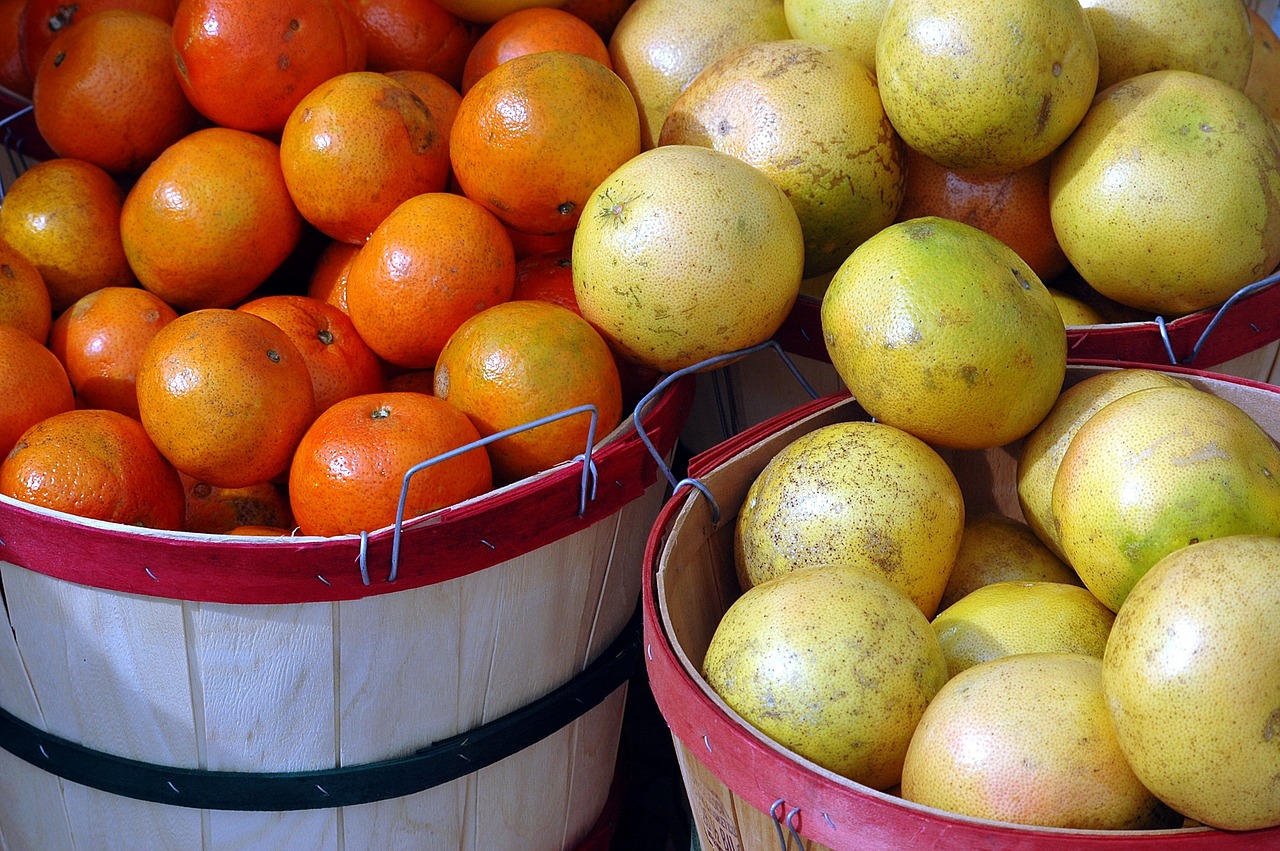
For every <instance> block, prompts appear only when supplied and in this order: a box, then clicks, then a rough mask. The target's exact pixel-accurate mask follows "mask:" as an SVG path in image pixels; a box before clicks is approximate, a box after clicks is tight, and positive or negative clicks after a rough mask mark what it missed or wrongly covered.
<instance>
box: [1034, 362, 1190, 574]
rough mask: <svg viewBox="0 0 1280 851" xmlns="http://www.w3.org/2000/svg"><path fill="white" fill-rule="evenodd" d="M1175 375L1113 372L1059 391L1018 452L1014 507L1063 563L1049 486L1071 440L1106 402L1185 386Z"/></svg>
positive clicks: (1152, 371)
mask: <svg viewBox="0 0 1280 851" xmlns="http://www.w3.org/2000/svg"><path fill="white" fill-rule="evenodd" d="M1188 386H1190V385H1188V384H1187V382H1186V381H1184V380H1182V379H1181V378H1178V377H1177V376H1174V375H1170V374H1168V373H1164V372H1157V371H1156V370H1153V369H1141V368H1130V369H1112V370H1107V371H1106V372H1101V373H1098V374H1097V375H1093V376H1090V377H1089V378H1086V379H1084V380H1083V381H1080V382H1079V383H1077V384H1073V385H1072V386H1070V387H1068V388H1067V389H1065V390H1063V391H1062V394H1061V395H1060V396H1059V397H1058V399H1057V400H1056V401H1055V402H1054V403H1053V408H1052V409H1050V411H1049V413H1048V414H1047V415H1046V416H1045V418H1044V419H1043V420H1042V421H1041V422H1040V424H1039V425H1037V426H1036V427H1035V429H1034V430H1032V432H1031V433H1030V434H1028V435H1027V437H1026V440H1024V441H1023V442H1022V449H1021V451H1020V452H1019V453H1018V465H1017V470H1016V474H1015V475H1016V477H1017V491H1018V504H1019V505H1020V506H1021V508H1022V515H1023V517H1025V518H1026V521H1027V525H1028V526H1030V527H1031V530H1032V531H1033V532H1035V534H1036V537H1038V538H1039V539H1040V540H1041V541H1043V542H1044V543H1045V545H1046V546H1047V547H1049V549H1051V550H1053V552H1054V553H1056V554H1057V555H1058V556H1059V557H1061V558H1064V559H1065V558H1066V554H1065V553H1064V552H1063V550H1062V542H1061V541H1060V540H1059V538H1058V527H1057V524H1056V523H1055V521H1054V518H1053V482H1054V480H1055V479H1056V478H1057V477H1058V467H1059V466H1061V464H1062V456H1063V455H1065V454H1066V452H1067V447H1068V446H1069V445H1071V439H1072V438H1073V437H1075V436H1076V432H1077V431H1079V430H1080V426H1081V425H1083V424H1084V422H1085V421H1086V420H1088V419H1089V418H1090V417H1092V416H1093V415H1094V414H1096V413H1097V412H1098V411H1100V410H1101V409H1102V408H1103V407H1104V406H1105V405H1107V404H1108V403H1110V402H1112V401H1114V400H1116V399H1119V398H1120V397H1121V396H1123V395H1125V394H1126V393H1132V392H1134V391H1135V390H1142V389H1145V388H1147V387H1188Z"/></svg>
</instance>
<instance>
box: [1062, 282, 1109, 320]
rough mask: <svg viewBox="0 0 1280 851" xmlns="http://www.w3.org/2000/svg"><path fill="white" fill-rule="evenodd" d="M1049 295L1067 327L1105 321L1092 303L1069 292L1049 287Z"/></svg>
mask: <svg viewBox="0 0 1280 851" xmlns="http://www.w3.org/2000/svg"><path fill="white" fill-rule="evenodd" d="M1049 295H1051V296H1053V303H1054V304H1056V305H1058V312H1059V313H1061V314H1062V324H1064V325H1066V326H1067V327H1068V328H1071V327H1078V326H1080V325H1101V324H1103V323H1104V322H1105V321H1106V320H1105V319H1104V318H1103V316H1102V313H1101V312H1099V311H1098V310H1095V309H1094V308H1093V306H1092V305H1090V304H1089V303H1088V302H1085V301H1084V300H1082V299H1078V298H1076V297H1075V296H1073V295H1070V294H1069V293H1064V292H1062V291H1061V290H1055V289H1054V288H1053V287H1050V288H1049Z"/></svg>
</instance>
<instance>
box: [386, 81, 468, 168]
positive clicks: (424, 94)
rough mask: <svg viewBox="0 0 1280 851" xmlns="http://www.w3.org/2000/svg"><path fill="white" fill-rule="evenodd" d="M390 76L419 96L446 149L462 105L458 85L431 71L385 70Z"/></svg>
mask: <svg viewBox="0 0 1280 851" xmlns="http://www.w3.org/2000/svg"><path fill="white" fill-rule="evenodd" d="M384 73H385V74H386V75H387V76H388V77H390V78H391V79H393V80H395V81H396V82H397V83H399V84H400V85H402V86H406V87H408V89H409V91H411V92H413V93H414V94H415V95H417V96H418V100H420V101H422V102H423V104H425V105H426V107H427V112H429V113H431V117H432V118H433V119H435V122H436V129H437V130H439V131H440V135H441V137H443V138H444V140H445V150H446V151H447V150H448V147H449V133H450V132H452V130H453V121H454V118H456V117H457V115H458V107H459V106H461V105H462V95H461V93H459V92H458V89H457V87H456V86H455V85H454V84H453V83H450V82H449V81H448V80H446V79H444V78H443V77H441V76H439V75H437V74H433V73H432V72H430V71H415V70H404V71H385V72H384Z"/></svg>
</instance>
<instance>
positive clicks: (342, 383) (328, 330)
mask: <svg viewBox="0 0 1280 851" xmlns="http://www.w3.org/2000/svg"><path fill="white" fill-rule="evenodd" d="M237 309H238V310H243V311H244V312H245V313H252V314H253V315H255V316H261V317H262V318H263V319H266V320H268V321H269V322H271V324H273V325H275V326H276V327H277V328H279V329H280V330H281V331H284V332H285V334H286V335H287V336H288V337H289V340H290V341H291V342H292V343H293V344H294V345H295V346H297V348H298V353H299V354H301V355H302V360H303V362H304V363H305V364H306V365H307V372H308V373H309V374H310V375H311V389H312V392H313V394H314V396H315V412H316V414H317V415H319V414H320V413H321V412H322V411H324V410H325V409H326V408H328V407H329V406H330V405H332V404H333V403H335V402H338V401H340V400H342V399H345V398H347V397H348V396H361V395H364V394H366V393H376V392H378V391H379V390H382V388H383V385H384V383H385V380H386V379H385V378H384V376H383V374H382V362H381V361H380V360H379V359H378V356H377V355H375V354H374V353H373V349H370V348H369V346H368V344H367V343H365V341H364V340H363V339H362V338H361V337H360V335H359V333H357V332H356V328H355V325H353V324H352V322H351V317H349V316H347V314H346V313H344V312H343V311H342V310H341V309H339V308H337V307H335V306H333V305H332V304H328V303H327V302H323V301H320V300H318V299H314V298H311V297H309V296H303V295H289V294H278V295H266V296H262V297H261V298H255V299H253V300H252V301H247V302H245V303H244V304H242V305H240V307H239V308H237Z"/></svg>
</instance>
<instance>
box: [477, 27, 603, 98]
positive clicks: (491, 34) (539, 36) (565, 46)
mask: <svg viewBox="0 0 1280 851" xmlns="http://www.w3.org/2000/svg"><path fill="white" fill-rule="evenodd" d="M544 50H564V51H568V52H570V53H580V54H582V55H583V56H589V57H591V58H592V59H594V60H596V61H597V62H599V63H601V64H602V65H604V66H605V67H608V68H610V69H612V67H613V61H612V60H611V59H610V58H609V48H608V46H607V45H605V43H604V39H602V38H601V37H600V34H599V33H598V32H596V31H595V30H594V29H592V28H591V25H590V24H588V23H587V22H586V21H584V20H582V19H581V18H579V17H577V16H576V15H572V14H570V13H568V12H565V11H562V10H560V9H555V8H551V7H547V6H533V7H530V8H528V9H517V10H516V11H514V12H511V13H510V14H508V15H504V16H503V17H501V18H499V19H498V20H497V21H495V22H494V23H493V24H492V25H491V26H490V27H489V28H488V29H486V30H485V31H484V33H483V34H481V36H480V37H479V38H478V39H477V40H476V43H475V46H474V47H472V48H471V52H470V53H469V54H467V61H466V64H465V65H464V66H463V69H462V91H463V93H466V92H467V91H468V90H469V89H470V88H471V87H472V86H474V85H475V84H476V81H477V80H479V79H480V78H481V77H483V76H484V75H485V74H487V73H489V72H490V71H492V70H493V69H494V68H496V67H498V66H499V65H501V64H502V63H503V62H506V61H508V60H510V59H514V58H516V57H517V56H524V55H525V54H526V53H538V52H541V51H544Z"/></svg>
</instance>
